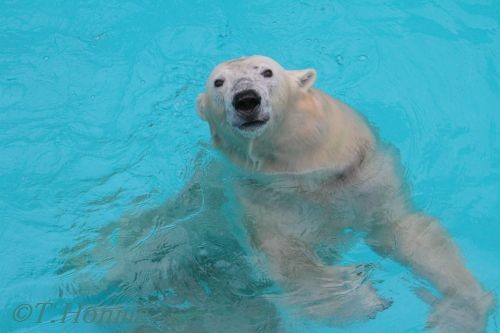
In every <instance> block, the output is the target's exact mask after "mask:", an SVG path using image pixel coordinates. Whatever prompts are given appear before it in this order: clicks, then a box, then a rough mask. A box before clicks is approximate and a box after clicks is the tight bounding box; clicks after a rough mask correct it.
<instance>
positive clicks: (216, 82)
mask: <svg viewBox="0 0 500 333" xmlns="http://www.w3.org/2000/svg"><path fill="white" fill-rule="evenodd" d="M223 84H224V80H221V79H217V80H215V81H214V86H216V87H217V88H219V87H222V85H223Z"/></svg>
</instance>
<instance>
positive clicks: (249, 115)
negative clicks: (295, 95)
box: [232, 89, 270, 131]
mask: <svg viewBox="0 0 500 333" xmlns="http://www.w3.org/2000/svg"><path fill="white" fill-rule="evenodd" d="M261 101H262V97H261V96H260V94H259V93H258V92H257V91H256V90H254V89H247V90H243V91H240V92H238V93H236V94H235V95H234V96H233V100H232V105H233V107H234V110H235V113H236V116H237V117H236V119H235V121H234V123H233V125H234V126H236V127H237V128H238V129H240V130H242V131H250V130H252V131H253V130H256V129H258V128H260V127H261V126H263V125H265V124H266V123H267V122H268V121H269V118H270V117H269V113H264V112H262V108H261Z"/></svg>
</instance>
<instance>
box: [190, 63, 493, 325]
mask: <svg viewBox="0 0 500 333" xmlns="http://www.w3.org/2000/svg"><path fill="white" fill-rule="evenodd" d="M315 79H316V73H315V71H314V70H312V69H306V70H298V71H290V70H285V69H284V68H282V67H281V66H280V65H279V64H278V63H277V62H275V61H274V60H272V59H270V58H267V57H263V56H251V57H244V58H240V59H235V60H231V61H228V62H224V63H222V64H220V65H218V66H217V67H216V68H215V69H214V70H213V72H212V74H211V75H210V77H209V79H208V81H207V83H206V88H205V92H204V93H202V94H200V95H199V96H198V99H197V110H198V113H199V115H200V117H201V118H202V119H204V120H206V121H207V122H208V124H209V127H210V132H211V136H212V141H213V144H214V146H215V147H216V148H218V149H219V150H220V151H222V152H223V154H224V155H225V156H226V157H227V158H228V159H229V160H230V161H231V162H232V164H233V165H234V166H235V169H236V170H237V172H238V173H239V175H240V177H235V180H234V184H232V186H234V189H235V192H236V193H237V197H238V200H239V202H240V203H241V205H242V207H243V211H244V215H245V227H246V229H247V230H248V234H249V235H250V238H251V243H252V245H253V246H254V248H255V249H256V250H258V251H262V252H263V253H264V254H265V257H266V258H267V264H268V268H269V271H270V274H271V276H272V277H273V279H275V280H276V281H277V282H278V283H279V284H280V285H281V286H282V288H283V289H284V290H285V295H286V296H284V299H285V301H286V302H287V304H288V305H291V306H298V307H300V308H301V309H302V310H303V312H304V313H306V314H307V315H309V316H311V317H313V318H315V319H318V320H326V321H329V322H333V323H343V322H348V321H350V320H356V319H362V318H368V317H373V316H374V315H375V314H376V313H377V312H378V311H382V310H383V309H385V308H387V307H388V306H389V305H390V302H388V301H386V300H384V299H382V298H380V297H379V296H378V295H377V293H376V291H375V289H374V288H373V287H372V286H371V285H370V283H366V282H363V281H361V280H362V279H363V274H362V267H360V266H356V267H345V266H335V265H327V264H325V263H323V262H322V261H321V260H319V259H318V257H317V255H316V254H315V247H316V246H318V245H320V244H325V243H328V244H334V243H335V242H337V241H339V239H341V238H342V235H344V234H345V232H344V231H345V230H348V228H351V229H352V230H356V231H358V232H360V233H362V234H363V235H364V236H365V242H366V243H367V244H369V245H370V246H371V247H372V248H373V249H374V250H375V251H376V252H377V253H379V254H381V255H383V256H388V257H390V258H393V259H395V260H397V261H399V262H401V263H403V264H404V265H407V266H408V267H409V268H410V269H411V270H412V271H413V272H414V273H415V274H417V275H419V276H421V277H423V278H425V279H426V280H428V281H429V282H431V283H432V284H433V286H434V287H435V288H436V289H437V290H438V291H439V292H440V293H441V295H442V297H441V298H440V299H435V300H434V301H432V302H431V303H432V310H431V315H430V317H429V321H428V324H429V325H430V326H432V327H434V328H435V329H436V330H437V331H439V332H482V331H484V329H485V326H486V321H487V314H488V312H489V311H490V309H491V307H492V305H493V297H492V296H491V294H489V293H487V292H485V291H484V290H483V289H482V287H481V286H480V284H479V283H478V282H477V281H476V279H475V278H474V277H473V276H472V275H471V273H470V272H469V271H468V270H467V269H466V268H465V266H464V263H463V261H462V259H461V257H460V256H459V254H458V251H457V249H456V247H455V246H454V244H453V243H452V241H451V239H450V238H449V237H448V236H447V234H446V233H445V231H444V230H443V229H442V228H441V227H440V226H439V224H438V223H437V222H436V221H435V220H434V219H433V218H430V217H428V216H425V215H423V214H422V213H419V212H416V211H415V209H414V208H413V207H412V206H411V203H410V200H409V195H408V194H407V192H406V190H405V187H404V182H403V179H402V176H401V174H400V172H399V168H398V167H397V162H396V160H395V158H394V154H391V152H390V149H388V148H387V147H384V146H383V145H382V144H380V143H379V142H378V141H377V139H376V137H375V135H374V134H373V132H372V130H371V129H370V127H369V126H368V125H367V123H366V122H365V121H364V119H363V118H362V117H361V116H359V115H358V114H357V113H356V112H355V111H353V110H352V109H351V108H349V107H348V106H346V105H345V104H343V103H341V102H340V101H338V100H335V99H333V98H331V97H330V96H328V95H327V94H325V93H323V92H321V91H319V90H317V89H314V88H312V86H313V83H314V81H315Z"/></svg>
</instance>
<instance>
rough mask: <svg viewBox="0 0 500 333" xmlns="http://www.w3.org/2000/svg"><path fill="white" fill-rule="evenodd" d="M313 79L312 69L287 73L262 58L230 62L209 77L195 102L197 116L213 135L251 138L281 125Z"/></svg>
mask: <svg viewBox="0 0 500 333" xmlns="http://www.w3.org/2000/svg"><path fill="white" fill-rule="evenodd" d="M315 79H316V72H315V71H314V70H313V69H306V70H297V71H287V70H285V69H284V68H283V67H281V66H280V64H278V63H277V62H276V61H274V60H273V59H271V58H268V57H264V56H251V57H243V58H239V59H234V60H230V61H227V62H224V63H222V64H220V65H218V66H217V67H215V69H214V70H213V72H212V73H211V74H210V77H209V79H208V81H207V83H206V87H205V92H204V93H202V94H200V95H199V96H198V99H197V109H198V114H199V115H200V117H201V118H202V119H204V120H206V121H208V123H209V125H210V128H211V130H212V135H213V136H214V135H221V134H222V133H223V134H224V135H226V136H227V135H228V134H230V135H231V136H233V137H236V138H238V137H240V138H247V139H251V138H255V137H257V136H261V135H263V134H264V133H266V132H268V131H270V128H273V127H274V126H276V125H277V124H279V123H280V122H282V120H283V117H284V116H285V114H286V110H287V107H288V106H289V105H290V103H291V102H292V100H293V99H294V98H295V97H296V96H298V95H299V92H300V91H304V92H305V91H307V90H308V89H309V88H310V87H311V86H312V85H313V83H314V81H315ZM214 139H217V138H214Z"/></svg>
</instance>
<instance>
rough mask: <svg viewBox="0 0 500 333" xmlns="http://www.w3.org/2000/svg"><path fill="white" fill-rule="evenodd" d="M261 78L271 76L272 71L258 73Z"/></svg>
mask: <svg viewBox="0 0 500 333" xmlns="http://www.w3.org/2000/svg"><path fill="white" fill-rule="evenodd" d="M260 74H261V75H262V76H263V77H271V76H273V71H272V70H270V69H266V70H265V71H263V72H262V73H260Z"/></svg>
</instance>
